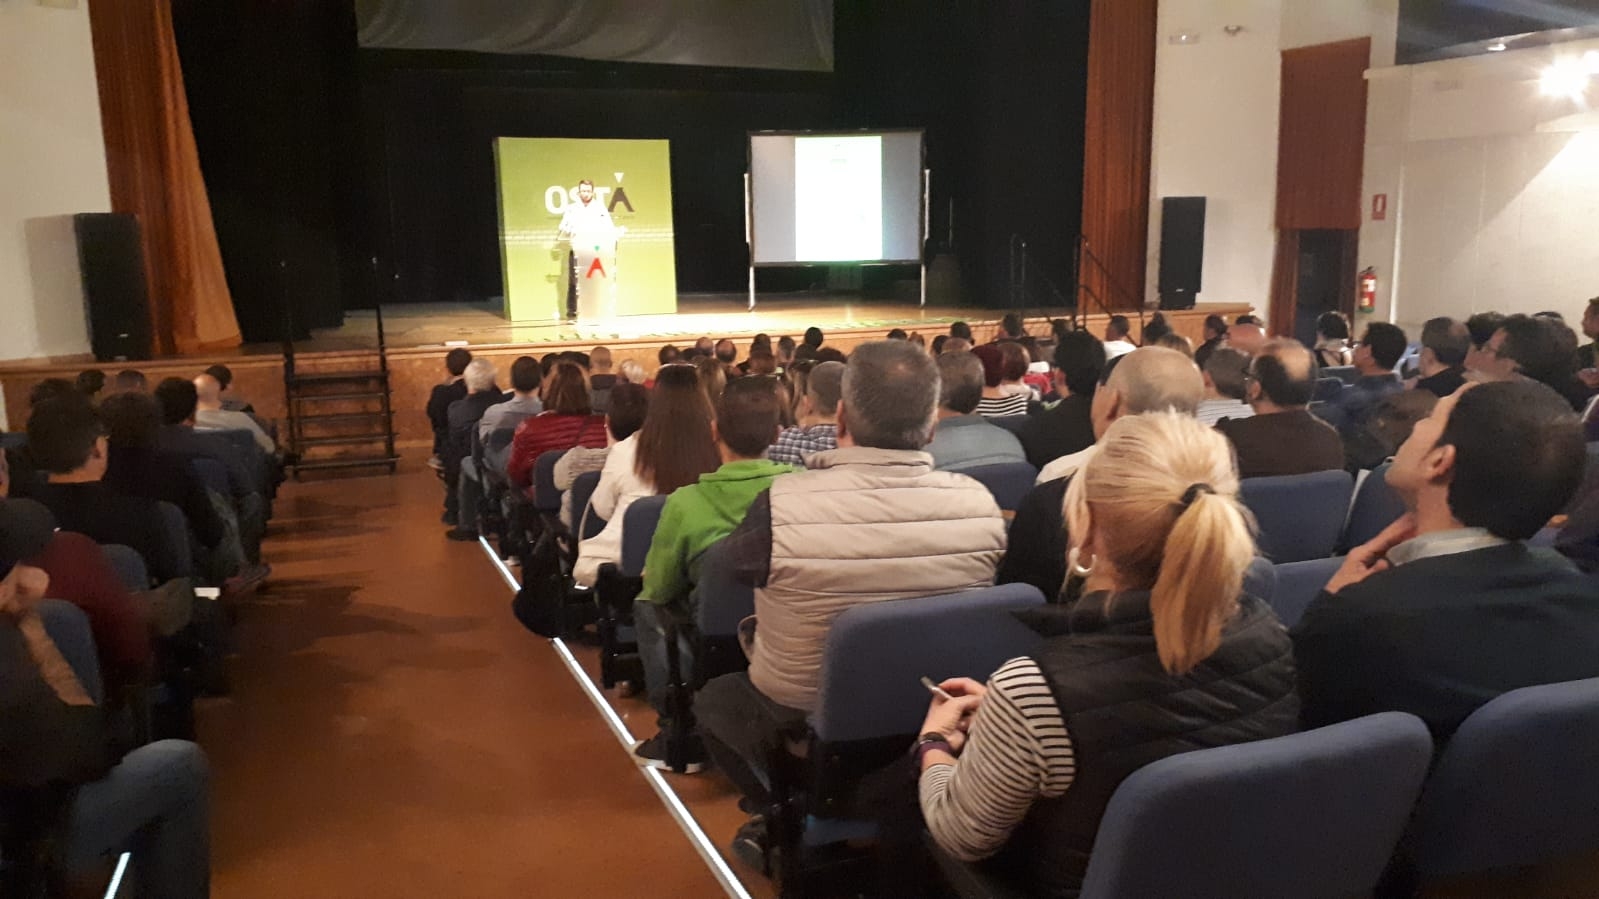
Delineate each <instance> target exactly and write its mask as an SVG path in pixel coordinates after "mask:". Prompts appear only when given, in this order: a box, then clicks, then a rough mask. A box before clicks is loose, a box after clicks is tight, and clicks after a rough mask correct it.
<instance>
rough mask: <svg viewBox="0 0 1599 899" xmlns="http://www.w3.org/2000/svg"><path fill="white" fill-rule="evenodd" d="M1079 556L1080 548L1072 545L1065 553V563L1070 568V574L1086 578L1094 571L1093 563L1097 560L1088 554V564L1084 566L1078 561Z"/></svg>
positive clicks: (1080, 553)
mask: <svg viewBox="0 0 1599 899" xmlns="http://www.w3.org/2000/svg"><path fill="white" fill-rule="evenodd" d="M1081 558H1082V549H1081V548H1080V547H1076V546H1074V547H1072V548H1071V551H1070V552H1068V553H1066V565H1067V567H1069V568H1070V569H1071V572H1072V574H1074V575H1076V576H1078V577H1082V578H1086V577H1088V576H1089V575H1091V574H1093V573H1094V563H1095V562H1097V561H1099V560H1098V559H1095V558H1094V557H1093V556H1092V555H1090V556H1089V557H1088V564H1087V565H1086V566H1085V565H1082V564H1081V563H1080V561H1079V560H1080V559H1081Z"/></svg>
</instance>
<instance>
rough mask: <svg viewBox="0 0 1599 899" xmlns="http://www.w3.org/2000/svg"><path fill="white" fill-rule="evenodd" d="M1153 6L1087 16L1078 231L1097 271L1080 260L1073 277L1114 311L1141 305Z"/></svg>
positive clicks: (1109, 1)
mask: <svg viewBox="0 0 1599 899" xmlns="http://www.w3.org/2000/svg"><path fill="white" fill-rule="evenodd" d="M1155 7H1156V0H1093V5H1092V7H1090V10H1089V14H1088V23H1089V32H1088V104H1087V120H1086V122H1085V123H1084V135H1083V224H1082V231H1083V237H1084V239H1085V240H1087V242H1088V249H1089V250H1090V251H1091V252H1092V253H1093V254H1094V256H1096V257H1098V259H1099V260H1100V262H1102V263H1103V264H1104V269H1101V268H1100V267H1099V266H1098V265H1096V264H1095V263H1094V262H1092V261H1090V260H1088V259H1085V260H1084V262H1083V268H1082V273H1081V279H1082V283H1084V284H1086V285H1087V286H1088V287H1089V288H1091V289H1092V290H1093V291H1094V292H1095V293H1096V294H1098V295H1099V297H1101V298H1102V299H1103V300H1104V301H1105V303H1106V304H1107V305H1109V306H1111V307H1112V308H1115V309H1136V308H1139V307H1141V306H1142V305H1143V302H1144V267H1145V263H1146V261H1147V256H1146V252H1147V249H1146V248H1147V244H1148V241H1149V157H1150V137H1151V131H1152V128H1153V121H1154V115H1155ZM1082 302H1084V303H1087V304H1089V307H1090V308H1088V310H1087V311H1097V307H1092V304H1093V301H1092V300H1090V299H1087V298H1086V297H1085V298H1083V300H1082Z"/></svg>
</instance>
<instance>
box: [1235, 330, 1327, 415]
mask: <svg viewBox="0 0 1599 899" xmlns="http://www.w3.org/2000/svg"><path fill="white" fill-rule="evenodd" d="M1317 374H1318V372H1317V370H1316V357H1315V356H1313V355H1311V352H1310V350H1307V349H1305V345H1304V344H1302V343H1300V342H1299V341H1297V340H1268V341H1266V342H1265V343H1263V344H1261V346H1260V352H1258V353H1256V354H1255V361H1254V363H1253V364H1251V366H1250V370H1249V375H1250V381H1249V384H1248V396H1247V399H1248V400H1249V403H1250V405H1252V406H1255V407H1256V408H1257V409H1259V407H1260V406H1262V405H1267V404H1269V405H1272V406H1277V407H1281V408H1285V409H1296V408H1299V407H1301V406H1308V405H1310V401H1311V398H1313V397H1314V396H1315V395H1316V375H1317Z"/></svg>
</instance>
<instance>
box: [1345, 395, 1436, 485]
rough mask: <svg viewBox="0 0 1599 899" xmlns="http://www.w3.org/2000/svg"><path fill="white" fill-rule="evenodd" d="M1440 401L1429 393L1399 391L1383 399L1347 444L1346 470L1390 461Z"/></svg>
mask: <svg viewBox="0 0 1599 899" xmlns="http://www.w3.org/2000/svg"><path fill="white" fill-rule="evenodd" d="M1437 405H1438V397H1436V396H1434V395H1433V394H1432V392H1431V391H1427V390H1399V391H1395V392H1394V393H1390V394H1388V395H1387V396H1385V397H1383V398H1382V400H1381V401H1379V402H1378V403H1377V405H1375V406H1373V407H1372V410H1371V414H1370V415H1367V416H1366V423H1365V424H1364V425H1361V426H1360V429H1359V430H1357V431H1356V432H1355V433H1354V434H1352V435H1350V436H1349V437H1348V438H1347V439H1345V440H1344V468H1345V469H1347V470H1348V471H1349V472H1350V473H1352V474H1353V473H1355V472H1358V471H1360V470H1361V469H1373V468H1376V467H1377V466H1379V465H1381V464H1382V463H1383V462H1385V461H1387V460H1388V459H1389V458H1390V457H1391V456H1393V454H1394V453H1396V452H1398V451H1399V447H1400V446H1402V445H1403V444H1404V442H1405V441H1406V440H1408V439H1409V438H1410V431H1411V429H1412V428H1414V427H1415V426H1416V422H1418V421H1421V420H1422V419H1424V418H1426V417H1427V416H1429V415H1431V414H1432V410H1433V407H1435V406H1437Z"/></svg>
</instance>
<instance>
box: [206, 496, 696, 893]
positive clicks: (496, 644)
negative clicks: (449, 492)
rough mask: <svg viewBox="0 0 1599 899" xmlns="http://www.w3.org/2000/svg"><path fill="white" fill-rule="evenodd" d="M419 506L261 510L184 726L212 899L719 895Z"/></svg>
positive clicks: (303, 499)
mask: <svg viewBox="0 0 1599 899" xmlns="http://www.w3.org/2000/svg"><path fill="white" fill-rule="evenodd" d="M438 499H439V487H438V483H437V480H436V479H435V478H434V476H433V475H432V473H431V472H429V471H427V470H425V469H423V468H421V467H420V466H419V465H418V466H414V467H411V468H409V469H405V470H402V473H401V474H399V475H396V476H393V477H385V476H377V477H367V478H350V479H341V480H330V481H323V482H319V483H306V484H293V483H291V484H288V485H286V486H285V488H284V490H283V492H282V493H281V495H280V497H279V500H278V508H277V516H276V519H275V521H274V522H273V527H272V532H271V534H270V535H269V540H268V543H267V546H266V550H265V554H266V558H267V561H268V562H270V563H271V564H272V566H273V577H272V579H271V582H270V586H269V588H268V589H267V590H266V591H265V592H263V593H262V594H261V595H260V596H258V597H257V598H255V599H254V600H252V601H250V602H248V603H246V604H244V605H243V607H242V608H241V610H240V619H239V625H238V628H237V636H238V642H239V648H240V655H239V656H238V657H237V658H236V659H235V661H234V664H233V668H232V672H233V677H234V695H233V696H232V697H231V698H229V699H225V700H207V701H205V702H203V703H202V707H201V710H200V725H199V729H200V741H201V744H202V745H203V746H204V747H205V749H206V751H207V752H208V753H209V754H210V757H211V760H212V764H213V767H214V769H215V773H214V783H213V796H214V812H213V815H214V821H213V834H214V836H213V870H214V872H215V873H214V878H213V885H214V888H213V895H216V896H219V897H227V899H234V897H238V899H253V897H263V899H264V897H274V899H276V897H283V896H360V895H368V896H383V897H410V896H416V897H440V896H473V897H499V896H506V897H511V896H515V897H526V896H550V897H562V896H580V895H591V896H644V895H648V896H651V897H678V896H681V897H714V896H720V895H723V890H722V888H721V886H720V885H719V884H718V883H717V882H716V880H715V879H714V877H713V876H712V874H711V872H710V870H709V869H708V868H707V867H706V865H705V864H704V862H703V861H702V859H701V858H700V857H699V855H698V854H697V853H696V852H695V850H694V849H693V847H692V845H691V844H690V843H689V842H688V841H687V839H685V837H684V835H683V833H682V831H681V830H680V829H679V827H678V825H677V824H676V822H675V821H674V820H673V819H672V818H671V816H670V815H669V814H668V812H667V811H666V809H665V807H664V806H663V805H662V803H661V801H660V800H659V799H658V798H657V796H656V795H655V793H654V792H653V791H652V790H651V788H650V787H649V785H648V784H647V783H646V781H645V780H644V779H643V778H642V777H641V776H640V774H639V771H638V769H637V768H636V767H635V766H634V765H633V763H632V762H631V761H630V759H629V758H628V755H627V753H626V752H625V751H624V750H623V749H622V748H621V747H620V745H619V744H618V743H617V741H616V739H615V738H614V737H613V736H612V734H611V732H610V730H609V728H608V727H607V726H606V725H605V723H604V722H603V720H602V719H601V717H600V716H599V715H598V714H597V713H596V711H595V709H594V707H593V706H592V705H591V703H590V701H589V699H588V698H587V697H586V696H585V695H584V694H583V692H582V690H581V689H580V688H579V686H578V685H577V684H576V683H575V682H574V681H573V679H572V678H571V677H570V675H569V674H568V671H567V669H566V667H565V665H564V664H563V663H562V661H561V660H560V658H559V656H558V655H557V653H556V651H555V650H554V648H553V647H552V646H551V645H550V643H549V642H548V641H545V640H541V639H539V638H537V637H534V636H533V635H532V634H529V633H528V632H527V631H525V630H523V629H522V628H521V627H520V626H519V625H517V623H516V621H515V620H514V619H513V618H512V617H511V615H510V611H509V599H510V593H509V591H508V589H507V587H506V584H505V582H504V581H503V580H502V579H501V577H500V575H499V573H498V572H497V571H496V570H495V569H494V567H493V566H492V565H490V564H488V563H487V560H486V559H485V557H484V555H483V552H482V550H481V548H480V547H479V546H478V545H477V544H474V543H451V542H449V541H446V540H445V539H444V538H443V528H442V527H441V526H440V525H439V524H438V516H437V510H438Z"/></svg>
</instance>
